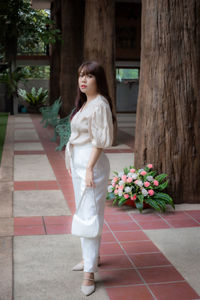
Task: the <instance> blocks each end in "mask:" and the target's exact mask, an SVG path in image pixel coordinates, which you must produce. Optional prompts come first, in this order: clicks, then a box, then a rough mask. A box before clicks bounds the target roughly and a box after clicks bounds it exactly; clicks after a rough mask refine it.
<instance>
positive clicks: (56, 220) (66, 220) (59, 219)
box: [43, 216, 72, 226]
mask: <svg viewBox="0 0 200 300" xmlns="http://www.w3.org/2000/svg"><path fill="white" fill-rule="evenodd" d="M43 218H44V223H45V224H46V226H47V225H61V224H70V225H71V221H72V216H46V217H43Z"/></svg>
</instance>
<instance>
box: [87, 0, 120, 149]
mask: <svg viewBox="0 0 200 300" xmlns="http://www.w3.org/2000/svg"><path fill="white" fill-rule="evenodd" d="M84 60H95V61H98V62H100V63H101V64H102V66H103V67H104V69H105V72H106V76H107V80H108V86H109V93H110V96H111V98H112V104H113V113H114V115H115V117H116V84H115V1H114V0H101V1H98V0H86V1H85V26H84ZM116 139H117V122H115V123H114V142H113V145H114V144H116Z"/></svg>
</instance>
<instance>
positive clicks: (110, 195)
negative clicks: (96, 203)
mask: <svg viewBox="0 0 200 300" xmlns="http://www.w3.org/2000/svg"><path fill="white" fill-rule="evenodd" d="M107 197H108V199H114V198H115V194H114V193H112V192H111V193H108V194H107Z"/></svg>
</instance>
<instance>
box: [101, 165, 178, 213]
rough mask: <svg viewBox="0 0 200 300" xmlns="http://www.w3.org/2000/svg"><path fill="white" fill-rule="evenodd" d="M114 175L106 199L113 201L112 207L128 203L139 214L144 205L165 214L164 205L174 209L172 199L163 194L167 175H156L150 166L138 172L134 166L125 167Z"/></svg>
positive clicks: (166, 183)
mask: <svg viewBox="0 0 200 300" xmlns="http://www.w3.org/2000/svg"><path fill="white" fill-rule="evenodd" d="M114 174H115V176H114V177H113V179H112V181H111V185H109V186H108V192H107V197H106V198H107V199H108V200H112V201H113V205H114V204H117V205H118V206H122V205H124V204H127V203H128V204H131V205H132V206H134V207H136V208H137V209H138V210H139V211H140V212H142V210H143V208H144V207H145V206H146V205H148V206H150V207H152V208H154V209H155V210H156V211H162V212H165V210H166V205H171V206H172V207H173V208H174V209H175V206H174V202H173V200H172V198H171V197H170V196H169V195H168V194H166V193H163V190H164V189H165V188H166V187H167V185H168V180H166V177H167V174H159V175H157V171H155V170H153V165H152V164H147V166H146V167H145V168H144V169H138V170H137V169H136V168H135V167H134V166H130V167H129V168H127V167H126V168H124V170H123V172H114Z"/></svg>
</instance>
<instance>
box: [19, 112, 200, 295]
mask: <svg viewBox="0 0 200 300" xmlns="http://www.w3.org/2000/svg"><path fill="white" fill-rule="evenodd" d="M32 122H33V123H32ZM39 122H40V117H38V116H32V118H27V122H25V120H24V119H23V118H22V117H17V118H16V125H15V151H14V156H15V172H16V173H15V177H14V178H15V180H14V193H16V195H17V193H23V197H24V198H23V199H24V200H23V201H24V202H23V205H22V206H21V208H20V216H17V214H16V215H15V218H14V235H15V236H36V235H37V236H39V235H40V236H41V235H63V234H70V231H71V220H72V215H67V212H63V214H62V213H58V215H53V214H51V215H47V214H45V213H42V212H43V211H44V212H45V209H44V210H43V211H42V210H40V209H39V210H40V212H41V215H34V214H33V215H27V214H26V212H27V207H26V209H25V206H26V204H27V203H28V200H27V201H25V199H26V193H28V192H29V193H30V192H31V193H32V194H33V195H35V196H34V197H37V196H36V195H37V194H38V195H39V192H40V191H41V192H44V193H45V192H47V193H48V192H49V193H54V192H55V195H57V194H56V191H57V192H61V193H62V195H63V197H64V199H65V201H66V203H67V206H68V207H69V210H70V212H71V214H73V212H74V210H75V205H74V193H73V187H72V182H71V178H70V176H69V175H68V173H67V172H66V169H65V162H64V151H62V152H55V147H56V144H55V143H52V142H50V138H51V137H52V135H53V130H52V129H51V128H50V129H49V128H47V129H46V128H45V129H44V128H43V127H42V126H41V124H40V123H39ZM26 124H27V125H28V129H27V128H26V129H25V126H26ZM32 124H33V125H34V128H33V129H32V128H31V125H32ZM19 128H20V129H19ZM23 132H25V135H24V134H23ZM121 137H122V139H121V141H122V144H125V145H126V146H127V147H128V148H127V147H122V148H123V149H120V147H119V146H118V147H116V149H109V150H106V151H105V152H106V153H107V154H108V157H109V158H110V159H111V160H112V159H113V157H115V155H117V156H119V155H122V153H123V155H125V154H124V153H126V154H127V155H128V156H127V157H128V160H129V161H130V159H131V157H132V158H133V145H134V139H133V138H131V139H130V136H129V135H128V133H124V132H121ZM37 138H38V139H39V140H37ZM38 142H40V143H38ZM26 143H29V144H27V145H29V146H28V147H27V148H26ZM30 145H33V147H30ZM124 148H126V149H124ZM34 163H36V164H37V166H38V167H37V168H36V172H35V173H34V172H33V170H35V169H34ZM28 169H30V172H29V170H28ZM27 174H28V175H27ZM27 176H28V177H27ZM27 196H28V194H27ZM56 197H57V196H56ZM14 199H15V198H14ZM18 201H19V202H20V199H19V200H18ZM41 201H42V199H41V200H40V202H41ZM52 201H53V199H52ZM43 202H44V201H43ZM21 203H22V202H21ZM16 204H17V198H16ZM32 204H33V200H32ZM32 204H31V205H32ZM37 205H38V206H39V205H40V203H39V202H37ZM49 205H50V204H49V203H48V204H47V206H49ZM23 206H24V214H23ZM14 207H15V203H14ZM35 211H36V210H35ZM184 227H200V210H194V211H190V210H187V211H176V212H172V213H166V214H159V213H144V214H139V213H135V211H134V212H132V211H131V210H125V209H124V208H117V207H112V206H111V204H110V203H109V202H107V203H106V210H105V224H104V229H103V235H102V243H101V248H100V255H101V265H100V267H99V274H100V277H101V280H102V282H103V285H104V287H105V288H106V291H107V296H108V299H111V300H118V299H119V300H121V299H124V300H129V299H130V300H133V299H135V300H151V299H153V300H194V299H200V296H199V295H198V294H197V293H196V292H195V291H194V289H193V288H192V287H191V286H190V285H189V284H188V282H187V281H186V280H185V279H184V278H183V276H182V275H181V274H180V273H179V272H178V271H177V269H176V268H175V267H174V266H173V265H172V264H171V263H170V261H169V260H168V259H167V258H166V257H165V255H164V254H163V253H162V252H161V251H160V250H159V248H158V247H157V246H156V245H155V244H154V243H153V242H152V240H151V239H150V238H149V237H148V236H147V234H146V233H145V232H144V230H151V229H155V230H159V229H163V230H165V229H175V228H184ZM21 300H25V299H21ZM41 300H42V299H41ZM63 300H64V299H63Z"/></svg>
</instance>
